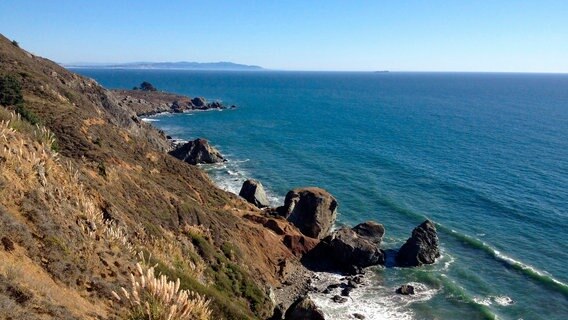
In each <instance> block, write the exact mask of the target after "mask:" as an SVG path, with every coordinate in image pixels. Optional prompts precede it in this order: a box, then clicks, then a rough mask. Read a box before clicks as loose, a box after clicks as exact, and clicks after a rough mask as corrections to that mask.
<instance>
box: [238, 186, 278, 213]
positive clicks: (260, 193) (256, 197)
mask: <svg viewBox="0 0 568 320" xmlns="http://www.w3.org/2000/svg"><path fill="white" fill-rule="evenodd" d="M239 196H241V197H243V198H244V199H245V200H246V201H248V202H249V203H252V204H254V205H255V206H257V207H258V208H266V207H268V206H269V205H270V203H269V202H268V198H267V197H266V192H265V191H264V187H263V186H262V183H260V181H257V180H254V179H249V180H246V181H245V182H243V186H242V187H241V191H240V192H239Z"/></svg>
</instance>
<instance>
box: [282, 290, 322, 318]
mask: <svg viewBox="0 0 568 320" xmlns="http://www.w3.org/2000/svg"><path fill="white" fill-rule="evenodd" d="M284 319H286V320H325V317H324V315H323V312H322V311H321V310H320V309H319V308H318V307H317V306H316V304H315V303H314V302H313V301H312V300H311V299H310V298H309V297H308V296H305V297H301V298H299V299H298V300H296V301H295V302H294V303H292V305H291V306H290V307H289V308H288V310H286V314H285V316H284Z"/></svg>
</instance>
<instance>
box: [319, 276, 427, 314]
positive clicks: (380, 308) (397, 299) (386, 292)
mask: <svg viewBox="0 0 568 320" xmlns="http://www.w3.org/2000/svg"><path fill="white" fill-rule="evenodd" d="M341 278H343V276H341V275H337V274H330V273H318V279H317V280H316V281H315V282H314V285H315V286H316V287H318V288H325V287H327V286H328V285H329V284H334V283H339V282H340V279H341ZM363 281H364V285H360V286H358V287H357V288H355V289H353V291H351V293H350V295H349V297H348V300H347V301H346V302H344V303H336V302H333V300H332V299H331V298H332V297H333V296H334V295H336V294H340V292H341V288H337V289H333V290H332V292H331V293H330V294H323V293H312V294H310V297H311V298H312V300H313V301H314V302H315V304H316V305H317V306H318V307H320V308H321V309H322V311H323V312H324V314H325V315H326V319H337V320H347V319H353V314H355V313H358V314H361V315H364V316H365V319H370V320H382V319H413V318H414V314H413V312H412V310H410V308H408V306H409V305H410V304H412V303H415V302H420V301H426V300H430V299H431V298H432V297H434V296H435V295H436V293H437V292H438V290H436V289H431V288H428V287H427V286H426V285H424V284H422V283H413V282H412V283H410V284H411V285H413V286H414V287H415V288H416V294H415V295H411V296H403V295H398V294H395V289H396V288H391V287H386V286H381V285H379V284H378V283H379V282H378V279H374V277H373V276H372V275H371V274H370V273H368V274H366V275H365V278H364V280H363Z"/></svg>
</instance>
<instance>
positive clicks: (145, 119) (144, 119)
mask: <svg viewBox="0 0 568 320" xmlns="http://www.w3.org/2000/svg"><path fill="white" fill-rule="evenodd" d="M141 120H142V121H144V122H158V121H160V119H156V118H142V119H141Z"/></svg>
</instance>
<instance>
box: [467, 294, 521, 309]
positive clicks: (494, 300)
mask: <svg viewBox="0 0 568 320" xmlns="http://www.w3.org/2000/svg"><path fill="white" fill-rule="evenodd" d="M473 301H474V302H475V303H477V304H480V305H484V306H490V305H492V304H497V305H499V306H503V307H506V306H510V305H512V304H514V303H515V301H513V299H511V298H510V297H508V296H488V297H474V298H473Z"/></svg>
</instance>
